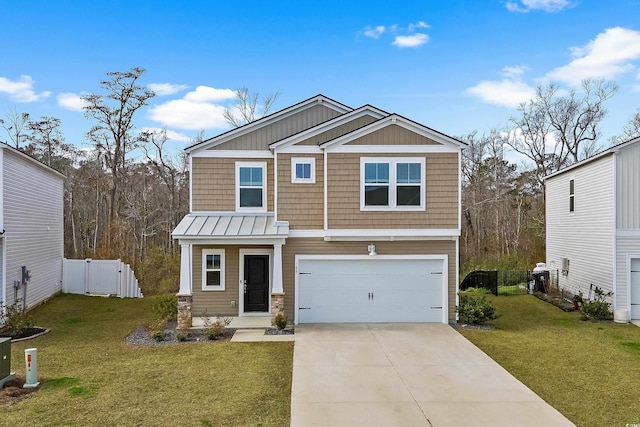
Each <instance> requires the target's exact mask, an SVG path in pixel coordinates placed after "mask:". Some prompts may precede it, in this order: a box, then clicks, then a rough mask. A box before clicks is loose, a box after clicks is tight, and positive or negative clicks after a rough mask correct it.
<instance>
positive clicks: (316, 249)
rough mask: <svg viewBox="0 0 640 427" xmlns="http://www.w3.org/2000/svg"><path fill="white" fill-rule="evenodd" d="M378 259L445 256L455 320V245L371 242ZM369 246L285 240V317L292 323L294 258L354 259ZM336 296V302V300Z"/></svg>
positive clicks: (449, 296) (293, 317)
mask: <svg viewBox="0 0 640 427" xmlns="http://www.w3.org/2000/svg"><path fill="white" fill-rule="evenodd" d="M375 243H376V251H377V252H378V254H381V255H406V254H415V255H447V256H448V263H449V265H448V278H449V281H448V300H449V307H448V310H449V320H450V321H455V318H456V290H457V278H458V276H457V271H456V258H457V253H456V242H455V241H454V240H430V241H425V240H421V241H403V242H400V241H396V242H375ZM368 244H369V242H337V241H331V242H326V241H324V240H323V239H312V238H288V239H287V242H286V245H284V246H283V247H282V282H283V288H284V292H285V313H286V314H287V316H288V318H289V321H290V322H291V323H293V322H294V321H295V316H296V313H295V312H294V311H295V275H296V272H295V256H296V255H356V254H366V253H367V246H368ZM339 297H340V296H339V295H336V298H339Z"/></svg>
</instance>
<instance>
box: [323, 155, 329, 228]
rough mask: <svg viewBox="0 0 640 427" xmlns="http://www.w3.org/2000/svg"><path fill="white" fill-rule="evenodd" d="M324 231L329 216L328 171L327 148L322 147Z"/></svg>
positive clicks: (327, 225) (327, 226) (327, 224)
mask: <svg viewBox="0 0 640 427" xmlns="http://www.w3.org/2000/svg"><path fill="white" fill-rule="evenodd" d="M323 150H324V154H323V156H324V183H323V186H324V231H325V236H326V232H327V230H328V229H329V217H328V207H327V199H328V197H327V189H328V188H329V187H328V184H327V177H328V176H329V174H328V172H327V158H328V153H327V149H326V148H324V149H323Z"/></svg>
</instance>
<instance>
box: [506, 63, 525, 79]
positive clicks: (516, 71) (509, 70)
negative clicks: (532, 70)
mask: <svg viewBox="0 0 640 427" xmlns="http://www.w3.org/2000/svg"><path fill="white" fill-rule="evenodd" d="M528 69H529V68H528V67H527V66H525V65H514V66H513V67H509V66H507V67H504V68H503V69H502V75H503V76H504V77H505V78H507V79H511V80H514V79H519V78H520V76H522V74H524V72H525V71H527V70H528Z"/></svg>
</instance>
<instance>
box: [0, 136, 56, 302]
mask: <svg viewBox="0 0 640 427" xmlns="http://www.w3.org/2000/svg"><path fill="white" fill-rule="evenodd" d="M63 184H64V175H62V174H61V173H59V172H57V171H55V170H54V169H52V168H50V167H48V166H46V165H44V164H42V163H40V162H39V161H37V160H35V159H33V158H32V157H30V156H28V155H26V154H24V153H23V152H21V151H19V150H17V149H15V148H12V147H10V146H9V145H7V144H5V143H0V259H1V262H0V280H1V281H2V291H1V293H0V300H1V301H2V302H3V303H4V304H6V305H11V304H13V303H14V302H15V301H16V300H18V299H23V298H24V295H25V291H26V303H27V307H33V306H34V305H36V304H38V303H40V302H42V301H44V300H45V299H47V298H49V297H50V296H51V295H53V294H54V293H56V292H58V291H60V290H61V289H62V259H63V251H64V246H63V197H64V193H63V191H64V188H63ZM23 267H25V270H26V271H28V273H29V275H30V279H29V280H25V279H27V278H25V277H23V276H24V274H23ZM25 283H26V285H25Z"/></svg>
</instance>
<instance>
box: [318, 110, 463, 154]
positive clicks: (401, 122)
mask: <svg viewBox="0 0 640 427" xmlns="http://www.w3.org/2000/svg"><path fill="white" fill-rule="evenodd" d="M390 125H398V126H401V127H403V128H405V129H407V130H410V131H411V132H415V133H417V134H418V135H422V136H424V137H426V138H429V139H431V140H433V141H435V142H438V143H440V144H444V145H448V146H451V147H455V148H456V149H457V150H460V149H462V148H463V147H464V146H465V144H464V143H463V142H461V141H458V140H456V139H454V138H452V137H450V136H447V135H444V134H442V133H439V132H436V131H434V130H433V129H430V128H428V127H426V126H423V125H420V124H418V123H416V122H413V121H411V120H408V119H405V118H404V117H402V116H398V115H397V114H392V115H390V116H387V117H384V118H382V119H380V120H377V121H375V122H373V123H370V124H368V125H367V126H364V127H362V128H360V129H356V130H354V131H353V132H349V133H347V134H345V135H343V136H339V137H337V138H335V139H333V140H331V141H328V142H326V143H324V144H322V145H321V147H323V148H327V149H328V148H329V147H332V146H335V145H342V144H347V143H349V142H350V141H353V140H354V139H357V138H361V137H363V136H365V135H368V134H370V133H373V132H376V131H378V130H380V129H383V128H385V127H387V126H390Z"/></svg>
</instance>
